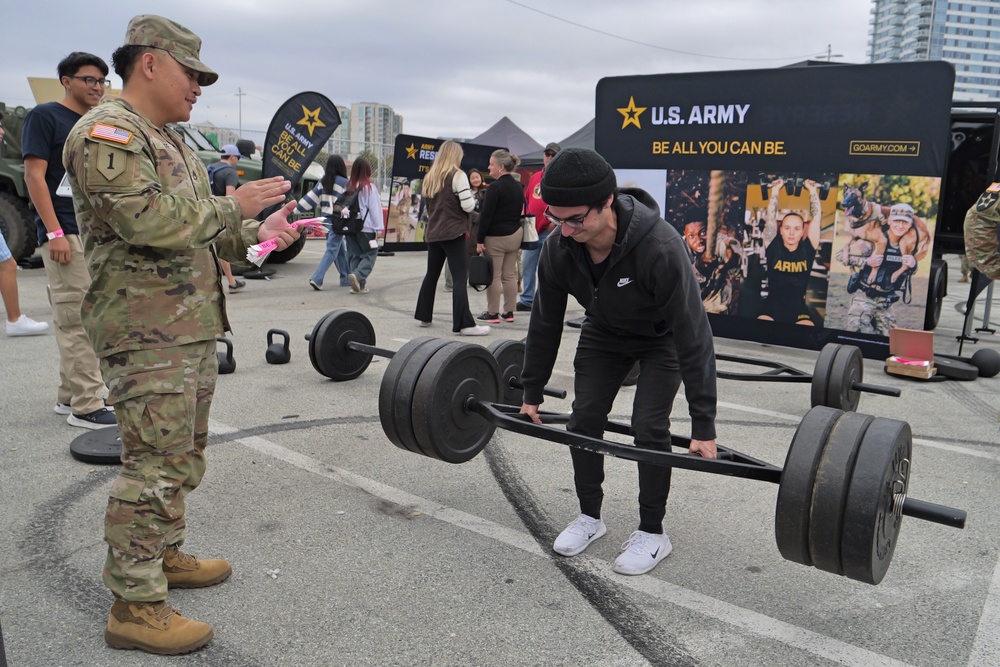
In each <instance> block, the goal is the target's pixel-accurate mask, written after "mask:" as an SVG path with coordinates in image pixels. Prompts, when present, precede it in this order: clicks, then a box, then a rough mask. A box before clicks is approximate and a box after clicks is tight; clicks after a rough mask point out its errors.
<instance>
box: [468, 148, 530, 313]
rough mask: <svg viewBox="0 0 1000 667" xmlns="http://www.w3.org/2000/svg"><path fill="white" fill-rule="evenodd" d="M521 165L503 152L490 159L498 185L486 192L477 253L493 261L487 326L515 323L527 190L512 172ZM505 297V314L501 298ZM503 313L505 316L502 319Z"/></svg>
mask: <svg viewBox="0 0 1000 667" xmlns="http://www.w3.org/2000/svg"><path fill="white" fill-rule="evenodd" d="M519 164H521V160H520V158H518V157H517V156H516V155H511V153H510V152H509V151H506V150H504V149H502V148H501V149H500V150H496V151H493V155H491V156H490V176H492V177H493V178H495V179H496V181H495V182H494V183H493V184H492V185H490V187H488V188H487V189H486V194H485V195H484V196H483V205H482V207H481V208H482V210H481V211H480V212H479V232H478V241H479V243H478V244H477V245H476V250H478V251H479V252H486V253H487V254H488V255H489V256H490V257H492V258H493V283H492V284H491V285H490V286H489V287H488V288H487V289H486V312H485V313H483V314H482V315H480V316H479V319H480V320H483V321H484V322H494V323H496V322H499V321H500V320H501V319H503V320H504V321H505V322H513V321H514V304H515V303H516V302H517V251H518V250H520V248H521V236H522V233H521V214H522V213H523V211H524V190H522V189H521V184H520V183H518V182H517V181H516V180H514V177H513V176H511V172H513V171H514V170H515V169H517V165H519ZM501 292H502V293H503V310H502V311H501V310H500V294H501ZM501 313H503V314H502V315H501Z"/></svg>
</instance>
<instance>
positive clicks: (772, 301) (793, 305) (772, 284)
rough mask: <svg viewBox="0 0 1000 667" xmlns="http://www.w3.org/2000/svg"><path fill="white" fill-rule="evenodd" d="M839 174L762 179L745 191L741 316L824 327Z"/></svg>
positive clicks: (761, 175) (764, 175) (766, 175)
mask: <svg viewBox="0 0 1000 667" xmlns="http://www.w3.org/2000/svg"><path fill="white" fill-rule="evenodd" d="M835 184H836V174H826V173H816V174H809V173H805V174H800V173H779V174H769V173H759V174H758V175H757V179H756V182H753V183H750V184H748V186H747V190H746V224H745V226H744V227H743V235H742V237H741V239H740V240H741V247H742V249H743V254H744V259H743V261H744V268H743V270H742V271H741V274H742V276H743V278H744V284H743V287H742V294H743V302H742V303H741V307H740V311H739V315H741V316H743V317H752V318H756V319H759V320H764V321H772V322H782V323H786V324H795V325H802V326H815V327H821V326H824V320H825V315H826V299H827V276H828V273H829V271H830V247H831V245H832V241H833V232H834V221H835V215H836V207H837V200H836V193H835V191H834V190H832V189H831V188H832V186H835Z"/></svg>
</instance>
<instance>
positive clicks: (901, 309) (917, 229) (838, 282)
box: [826, 174, 941, 336]
mask: <svg viewBox="0 0 1000 667" xmlns="http://www.w3.org/2000/svg"><path fill="white" fill-rule="evenodd" d="M940 189H941V179H940V178H934V177H923V176H899V175H879V174H841V175H840V181H839V202H838V207H837V223H836V232H837V233H836V236H835V237H834V243H833V260H832V261H831V269H830V282H829V296H828V299H827V319H826V326H828V327H831V328H836V329H842V330H844V331H851V332H856V333H863V334H874V335H880V336H888V335H889V330H890V329H892V328H896V327H900V328H906V329H921V328H923V323H924V316H925V311H926V307H927V285H928V277H929V275H930V268H931V252H930V250H931V244H932V242H933V238H934V227H935V223H936V220H937V215H938V202H939V198H940Z"/></svg>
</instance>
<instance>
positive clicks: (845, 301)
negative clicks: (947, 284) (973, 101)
mask: <svg viewBox="0 0 1000 667" xmlns="http://www.w3.org/2000/svg"><path fill="white" fill-rule="evenodd" d="M953 82H954V70H953V69H952V67H951V65H949V64H948V63H944V62H921V63H895V64H884V65H859V66H852V65H834V66H817V67H792V68H781V69H771V70H755V71H738V72H703V73H690V74H661V75H652V76H625V77H613V78H606V79H603V80H601V81H600V82H599V83H598V86H597V95H596V121H595V147H596V149H597V151H598V152H599V153H601V154H602V155H603V156H604V157H605V158H606V159H607V160H608V161H609V162H610V163H611V164H612V166H614V167H615V169H616V171H617V172H618V174H619V185H620V186H623V185H628V184H629V182H630V181H634V182H635V183H636V184H641V185H642V187H643V188H644V189H647V190H649V191H650V194H651V195H653V197H654V199H656V200H657V201H658V202H659V203H660V204H661V206H662V209H663V210H662V211H661V212H662V214H663V217H664V218H665V219H666V221H667V222H668V223H670V224H672V225H674V226H675V227H676V229H677V230H678V231H679V232H680V233H681V235H682V236H683V237H684V241H685V247H686V248H687V252H688V256H689V258H690V260H691V267H692V270H693V271H694V272H695V274H696V275H697V277H698V281H699V283H700V285H701V289H702V301H703V303H704V306H705V309H706V310H707V311H708V313H709V319H710V320H711V322H712V329H713V331H714V333H715V334H716V335H719V336H723V337H730V338H742V339H747V340H756V341H761V342H769V343H775V344H780V345H788V346H794V347H805V348H813V349H819V348H820V347H822V346H823V345H824V344H826V343H827V342H841V343H851V344H855V345H858V346H859V347H861V349H862V351H863V352H864V353H865V356H868V357H871V358H882V359H884V358H885V357H886V356H888V351H887V348H888V335H889V330H890V329H892V328H894V327H906V328H914V329H921V328H923V324H924V318H925V314H926V312H925V311H926V306H927V301H928V297H927V295H928V283H929V277H930V275H931V254H932V245H933V237H934V229H935V223H936V220H937V216H938V209H939V202H940V190H941V182H942V177H943V176H944V173H945V165H946V159H947V155H948V152H949V150H950V131H949V128H950V124H949V123H950V113H951V97H952V87H953Z"/></svg>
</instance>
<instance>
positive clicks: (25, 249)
mask: <svg viewBox="0 0 1000 667" xmlns="http://www.w3.org/2000/svg"><path fill="white" fill-rule="evenodd" d="M0 113H2V114H3V120H2V121H0V123H2V124H3V128H4V131H5V135H4V139H3V142H0V233H3V237H4V239H5V240H6V241H7V247H9V248H10V252H11V254H12V255H13V256H14V259H15V260H16V261H17V262H18V263H21V262H23V261H24V260H26V259H27V258H28V257H31V255H32V254H33V253H34V252H35V248H36V247H37V246H38V241H37V239H36V236H35V216H34V213H33V212H32V211H31V208H30V205H29V201H30V200H29V199H28V186H27V185H26V184H25V182H24V161H23V160H21V127H22V126H23V125H24V117H25V116H26V115H27V114H28V110H27V109H25V108H24V107H8V106H7V105H5V104H4V103H3V102H0Z"/></svg>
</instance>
